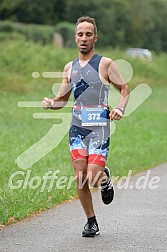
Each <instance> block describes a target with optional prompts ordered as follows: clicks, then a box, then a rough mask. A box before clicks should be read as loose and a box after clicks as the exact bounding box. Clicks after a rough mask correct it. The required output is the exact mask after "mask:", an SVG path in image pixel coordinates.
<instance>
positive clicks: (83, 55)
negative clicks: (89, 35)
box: [78, 50, 95, 61]
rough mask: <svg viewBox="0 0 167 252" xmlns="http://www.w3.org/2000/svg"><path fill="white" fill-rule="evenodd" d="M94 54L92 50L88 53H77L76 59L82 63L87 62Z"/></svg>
mask: <svg viewBox="0 0 167 252" xmlns="http://www.w3.org/2000/svg"><path fill="white" fill-rule="evenodd" d="M94 54H95V51H94V50H92V51H90V52H89V53H81V52H79V55H78V58H79V60H80V61H82V60H83V61H89V60H90V59H91V58H92V57H93V55H94Z"/></svg>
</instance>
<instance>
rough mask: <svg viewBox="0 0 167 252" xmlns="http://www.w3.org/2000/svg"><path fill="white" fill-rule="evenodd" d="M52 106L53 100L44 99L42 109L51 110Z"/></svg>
mask: <svg viewBox="0 0 167 252" xmlns="http://www.w3.org/2000/svg"><path fill="white" fill-rule="evenodd" d="M53 105H54V100H53V99H50V98H47V97H45V98H44V99H43V101H42V107H43V108H44V109H49V108H51V107H52V106H53Z"/></svg>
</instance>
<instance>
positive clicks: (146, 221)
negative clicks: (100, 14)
mask: <svg viewBox="0 0 167 252" xmlns="http://www.w3.org/2000/svg"><path fill="white" fill-rule="evenodd" d="M141 176H146V178H148V183H147V184H144V177H141ZM154 176H159V177H160V181H159V182H158V178H157V177H154ZM153 177H154V178H153ZM142 178H143V179H142ZM139 179H141V181H140V180H139ZM151 179H152V180H151ZM156 180H157V181H156ZM139 182H140V183H139ZM153 182H154V183H153ZM124 183H125V181H124ZM151 183H152V185H153V186H158V188H156V189H150V186H151ZM121 185H122V186H123V185H124V184H123V182H122V184H115V190H116V193H115V194H116V197H115V200H114V202H113V203H112V204H111V205H108V206H106V205H104V204H103V203H102V201H101V198H100V191H98V192H95V193H93V198H94V203H95V209H96V215H97V219H98V222H99V226H100V231H101V234H100V235H99V236H96V237H94V238H83V237H81V232H82V229H83V226H84V224H85V221H86V218H85V216H84V214H83V211H82V209H81V206H80V204H79V201H78V200H74V201H72V202H70V203H65V204H62V205H59V206H57V207H55V208H53V209H50V210H48V211H46V212H43V213H42V214H41V215H39V216H37V217H35V218H32V219H30V220H26V221H24V222H21V223H17V224H15V225H13V226H10V227H5V228H3V229H1V230H0V251H1V252H44V251H45V252H65V251H68V252H74V251H76V252H83V251H88V252H95V251H96V252H99V251H100V252H101V251H102V252H110V251H113V252H117V251H119V252H126V251H128V252H131V251H134V252H138V251H139V252H145V251H150V252H154V251H160V252H166V251H167V164H163V165H160V166H158V167H155V168H154V169H152V170H151V172H150V174H149V172H144V173H140V174H138V175H137V176H133V177H131V179H130V182H129V185H131V189H120V186H121ZM132 185H133V187H134V188H133V189H132ZM142 185H143V186H146V185H147V186H146V189H137V188H138V187H139V186H142ZM136 187H137V188H136Z"/></svg>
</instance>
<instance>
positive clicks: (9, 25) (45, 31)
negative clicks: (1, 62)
mask: <svg viewBox="0 0 167 252" xmlns="http://www.w3.org/2000/svg"><path fill="white" fill-rule="evenodd" d="M0 31H1V34H0V40H3V39H4V38H6V37H9V38H13V39H17V38H18V37H20V36H19V34H21V35H22V37H24V38H25V39H27V40H32V41H34V42H40V43H42V44H46V43H51V42H52V40H53V33H54V27H53V26H49V25H38V24H36V25H34V24H23V23H15V22H11V21H0ZM2 32H3V33H2Z"/></svg>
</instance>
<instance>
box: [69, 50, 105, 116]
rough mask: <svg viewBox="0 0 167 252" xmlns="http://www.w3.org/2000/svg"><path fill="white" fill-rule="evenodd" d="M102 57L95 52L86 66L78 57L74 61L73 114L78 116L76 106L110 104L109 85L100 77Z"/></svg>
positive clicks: (72, 74)
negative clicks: (81, 63)
mask: <svg viewBox="0 0 167 252" xmlns="http://www.w3.org/2000/svg"><path fill="white" fill-rule="evenodd" d="M101 58H102V56H100V55H98V54H94V55H93V57H92V58H91V59H90V61H89V62H88V63H87V64H86V65H85V66H84V67H81V66H80V63H79V59H78V58H77V59H75V60H74V61H73V63H72V69H71V76H70V84H71V89H72V93H73V97H74V108H73V116H76V117H78V114H79V112H77V111H76V110H75V107H80V108H81V109H82V107H84V106H85V107H89V106H90V107H91V106H93V107H96V106H99V105H100V106H108V92H109V85H106V84H103V83H102V81H101V79H100V77H99V63H100V60H101ZM78 118H79V117H78Z"/></svg>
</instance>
